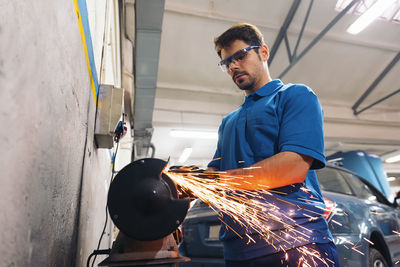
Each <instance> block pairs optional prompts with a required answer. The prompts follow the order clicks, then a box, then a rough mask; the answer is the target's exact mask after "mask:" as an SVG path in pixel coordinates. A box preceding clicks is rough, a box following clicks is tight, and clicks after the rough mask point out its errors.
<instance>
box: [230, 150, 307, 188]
mask: <svg viewBox="0 0 400 267" xmlns="http://www.w3.org/2000/svg"><path fill="white" fill-rule="evenodd" d="M312 162H313V158H312V157H309V156H304V155H301V154H298V153H295V152H290V151H285V152H281V153H278V154H276V155H274V156H272V157H269V158H266V159H264V160H262V161H259V162H257V163H255V164H253V165H251V166H249V167H246V168H240V169H233V170H229V171H227V176H228V179H229V180H230V181H233V182H234V183H235V184H238V185H235V186H234V187H235V188H237V189H246V190H257V189H273V188H278V187H282V186H286V185H291V184H295V183H301V182H303V181H304V179H305V177H306V175H307V172H308V170H309V169H310V167H311V164H312ZM230 175H232V176H236V177H237V178H233V177H230Z"/></svg>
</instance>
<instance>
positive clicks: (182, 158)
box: [178, 147, 193, 163]
mask: <svg viewBox="0 0 400 267" xmlns="http://www.w3.org/2000/svg"><path fill="white" fill-rule="evenodd" d="M192 151H193V149H192V148H191V147H187V148H185V149H184V150H183V152H182V154H181V156H180V157H179V160H178V162H179V163H184V162H186V161H187V159H188V158H189V157H190V154H192Z"/></svg>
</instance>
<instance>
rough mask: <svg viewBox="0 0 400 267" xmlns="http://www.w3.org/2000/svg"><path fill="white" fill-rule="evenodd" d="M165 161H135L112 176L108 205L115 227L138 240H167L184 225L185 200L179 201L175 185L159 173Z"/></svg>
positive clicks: (187, 207) (187, 204) (187, 203)
mask: <svg viewBox="0 0 400 267" xmlns="http://www.w3.org/2000/svg"><path fill="white" fill-rule="evenodd" d="M166 164H167V162H165V161H163V160H160V159H155V158H146V159H141V160H137V161H134V162H132V163H130V164H129V165H127V166H126V167H124V168H123V169H122V170H121V171H119V172H118V174H117V175H116V176H115V178H114V180H113V182H112V183H111V186H110V190H109V192H108V201H107V206H108V210H109V213H110V217H111V218H112V220H113V222H114V224H115V225H116V226H117V227H118V228H119V229H120V230H121V232H123V233H124V234H125V235H127V236H129V237H131V238H133V239H136V240H141V241H152V240H157V239H161V238H163V237H166V236H167V235H169V234H171V233H172V232H174V231H175V230H176V229H177V227H178V226H179V225H180V224H181V223H182V222H183V220H184V218H185V216H186V213H187V211H188V209H189V202H190V200H188V199H178V192H177V189H176V186H175V184H174V182H173V181H172V180H171V179H170V178H169V177H168V176H167V175H165V174H163V173H162V171H163V169H164V168H165V166H166Z"/></svg>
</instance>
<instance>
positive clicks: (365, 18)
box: [347, 0, 396, 34]
mask: <svg viewBox="0 0 400 267" xmlns="http://www.w3.org/2000/svg"><path fill="white" fill-rule="evenodd" d="M395 1H396V0H377V1H376V2H375V4H373V5H372V6H371V7H370V8H369V9H368V10H367V11H366V12H365V13H364V14H362V15H361V16H360V17H359V18H358V19H357V20H356V21H355V22H354V23H353V24H351V25H350V27H349V28H348V29H347V32H348V33H351V34H358V33H359V32H361V31H362V30H364V29H365V27H367V26H368V25H369V24H370V23H371V22H372V21H373V20H374V19H376V18H377V17H379V16H380V15H381V14H382V13H383V12H385V10H386V9H387V8H388V7H389V6H391V5H392V4H393V3H394V2H395Z"/></svg>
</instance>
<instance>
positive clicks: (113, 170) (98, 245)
mask: <svg viewBox="0 0 400 267" xmlns="http://www.w3.org/2000/svg"><path fill="white" fill-rule="evenodd" d="M122 123H124V119H123V116H122ZM116 143H117V146H116V148H115V153H114V155H113V156H112V159H111V164H112V170H111V178H110V185H111V182H112V180H113V178H114V174H115V159H116V157H117V152H118V148H119V138H118V139H117V141H116ZM107 222H108V208H107V204H106V220H105V222H104V227H103V231H102V232H101V235H100V238H99V242H98V243H97V248H96V250H95V251H99V249H100V245H101V240H102V239H103V236H104V234H105V231H106V227H107ZM95 251H94V252H95ZM110 251H111V250H110ZM94 252H93V253H94ZM93 253H92V254H93ZM92 254H90V256H89V258H88V263H89V259H90V257H91V256H93V255H92ZM94 255H95V256H94V259H93V262H92V265H91V266H92V267H93V266H94V263H95V261H96V258H97V254H94Z"/></svg>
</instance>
